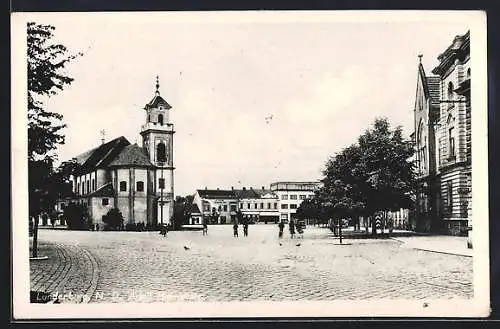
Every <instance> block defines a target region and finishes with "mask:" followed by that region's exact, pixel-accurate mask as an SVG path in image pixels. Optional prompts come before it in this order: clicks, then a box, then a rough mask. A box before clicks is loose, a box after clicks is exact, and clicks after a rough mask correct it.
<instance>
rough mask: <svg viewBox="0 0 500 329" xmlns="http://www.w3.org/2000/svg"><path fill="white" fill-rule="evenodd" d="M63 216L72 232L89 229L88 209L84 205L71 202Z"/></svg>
mask: <svg viewBox="0 0 500 329" xmlns="http://www.w3.org/2000/svg"><path fill="white" fill-rule="evenodd" d="M63 216H64V220H65V221H66V223H67V225H68V228H69V229H70V230H85V229H87V228H88V218H89V215H88V209H87V207H86V206H85V205H83V204H80V203H74V202H70V203H69V204H68V205H67V206H66V207H65V208H64V211H63Z"/></svg>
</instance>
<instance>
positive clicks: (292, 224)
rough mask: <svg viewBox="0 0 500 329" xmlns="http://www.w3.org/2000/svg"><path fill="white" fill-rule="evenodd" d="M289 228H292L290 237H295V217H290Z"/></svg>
mask: <svg viewBox="0 0 500 329" xmlns="http://www.w3.org/2000/svg"><path fill="white" fill-rule="evenodd" d="M288 228H289V229H290V237H291V238H292V239H293V236H294V235H295V223H294V222H293V219H290V223H289V224H288Z"/></svg>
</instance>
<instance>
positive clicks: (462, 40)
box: [413, 32, 472, 235]
mask: <svg viewBox="0 0 500 329" xmlns="http://www.w3.org/2000/svg"><path fill="white" fill-rule="evenodd" d="M438 60H439V64H438V66H436V67H435V68H434V69H433V70H432V73H433V74H434V75H435V76H434V77H432V78H431V79H430V80H429V78H427V80H426V81H427V86H426V85H425V84H423V81H425V79H424V78H423V77H425V74H423V73H422V72H423V67H422V65H421V64H419V80H418V81H417V97H416V101H415V109H414V113H415V115H414V118H415V133H414V135H413V136H414V138H415V145H416V155H417V177H418V178H419V179H420V182H421V183H422V184H421V185H420V190H419V192H418V193H417V209H416V217H417V218H416V220H417V229H418V230H424V231H429V230H430V231H444V232H446V233H449V234H454V235H459V234H465V232H466V231H467V230H468V229H470V227H471V226H472V221H471V220H472V207H471V206H472V205H471V193H472V166H471V105H470V34H469V32H467V33H465V34H463V35H458V36H456V37H455V38H454V40H453V41H452V43H451V44H450V45H449V46H448V48H446V50H445V51H444V52H443V53H442V54H440V55H439V56H438ZM426 102H427V103H426Z"/></svg>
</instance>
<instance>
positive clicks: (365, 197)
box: [297, 118, 417, 234]
mask: <svg viewBox="0 0 500 329" xmlns="http://www.w3.org/2000/svg"><path fill="white" fill-rule="evenodd" d="M413 153H414V148H413V144H412V141H411V140H409V139H405V138H404V137H403V133H402V128H401V127H400V126H398V127H395V128H394V129H392V128H391V127H390V124H389V122H388V120H387V119H386V118H377V119H376V120H375V122H374V124H373V126H371V127H370V128H369V129H367V130H366V131H365V132H364V133H363V134H362V135H361V136H359V138H358V140H357V143H355V144H352V145H350V146H348V147H346V148H344V149H343V150H342V151H340V152H339V153H338V154H335V155H334V156H332V157H330V158H329V159H328V160H327V162H326V165H325V169H324V171H323V175H324V178H323V179H322V183H323V186H322V188H320V189H319V190H318V191H317V193H316V195H315V197H314V198H312V199H310V200H304V201H303V202H302V203H301V205H300V207H299V209H298V210H297V216H298V217H299V218H304V219H306V218H317V219H319V221H320V222H325V221H328V220H329V219H334V220H335V219H341V218H350V219H352V220H354V222H355V224H357V226H358V228H359V218H360V216H363V217H373V216H374V215H375V214H377V213H382V214H385V213H386V212H387V211H396V210H399V209H401V208H407V209H409V208H411V207H412V206H413V199H412V195H413V192H414V191H415V188H416V186H417V185H416V180H415V174H414V172H415V171H414V164H413V161H412V160H411V158H412V156H413ZM375 231H376V230H375V221H374V220H372V233H373V234H375Z"/></svg>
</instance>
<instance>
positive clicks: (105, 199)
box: [102, 198, 109, 206]
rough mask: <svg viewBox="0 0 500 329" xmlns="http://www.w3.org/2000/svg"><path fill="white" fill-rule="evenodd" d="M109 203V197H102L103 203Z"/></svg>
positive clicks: (104, 204) (105, 204)
mask: <svg viewBox="0 0 500 329" xmlns="http://www.w3.org/2000/svg"><path fill="white" fill-rule="evenodd" d="M108 204H109V199H108V198H103V199H102V205H103V206H107V205H108Z"/></svg>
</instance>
